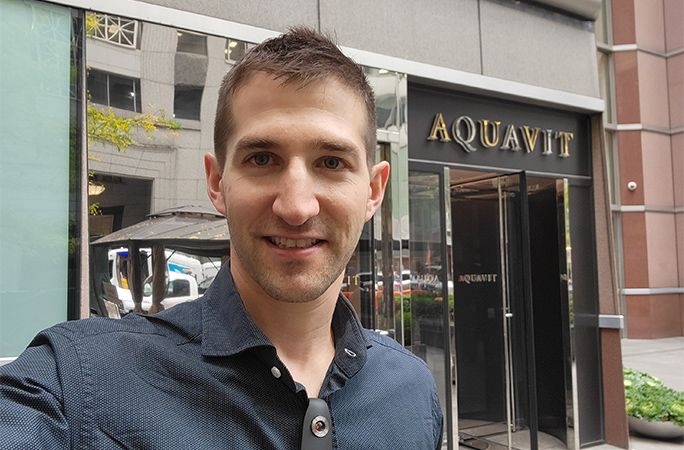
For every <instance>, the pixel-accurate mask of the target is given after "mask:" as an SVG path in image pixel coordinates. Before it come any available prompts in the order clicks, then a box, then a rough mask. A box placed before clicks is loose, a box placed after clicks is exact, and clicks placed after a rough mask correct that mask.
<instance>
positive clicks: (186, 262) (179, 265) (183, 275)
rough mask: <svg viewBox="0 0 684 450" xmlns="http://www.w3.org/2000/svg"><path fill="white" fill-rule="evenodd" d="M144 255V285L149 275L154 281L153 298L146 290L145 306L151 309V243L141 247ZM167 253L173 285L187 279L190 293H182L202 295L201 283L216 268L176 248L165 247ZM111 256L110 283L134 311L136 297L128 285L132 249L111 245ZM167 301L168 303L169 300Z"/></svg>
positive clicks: (129, 309)
mask: <svg viewBox="0 0 684 450" xmlns="http://www.w3.org/2000/svg"><path fill="white" fill-rule="evenodd" d="M140 255H141V258H144V262H143V263H142V272H143V275H142V276H143V279H145V281H144V282H143V286H144V285H145V283H147V279H148V278H149V284H150V292H149V296H148V297H149V298H146V297H145V294H144V293H143V305H142V308H143V309H144V310H147V309H149V307H150V306H151V304H152V292H151V284H152V281H151V279H152V278H151V275H152V250H151V249H150V248H149V247H147V248H141V249H140ZM165 256H166V272H167V277H168V279H169V282H168V286H169V287H170V288H173V287H174V286H173V285H174V283H176V280H179V281H178V282H177V284H179V285H180V284H185V283H187V284H188V285H189V286H188V289H189V291H188V292H189V294H188V295H183V296H179V297H191V296H193V295H194V297H192V298H197V297H198V296H199V294H198V289H197V285H198V283H201V282H202V281H204V279H205V278H208V275H209V276H213V273H212V270H211V269H210V268H209V266H207V267H203V265H202V263H200V261H199V260H198V259H197V258H194V257H192V256H189V255H186V254H184V253H180V252H178V251H174V250H165ZM108 259H109V273H110V283H112V284H113V285H114V287H116V291H117V295H118V296H119V299H120V300H121V302H122V303H123V304H124V309H125V310H126V311H132V310H133V307H134V304H133V298H132V296H131V291H130V290H129V288H128V249H127V248H125V247H119V248H115V249H111V250H109V252H108ZM207 264H212V263H205V264H204V265H205V266H206V265H207ZM180 280H182V281H180ZM143 290H144V288H143ZM177 290H178V289H177ZM167 296H168V292H167ZM189 299H190V298H187V299H185V300H183V301H187V300H189ZM176 303H179V302H176ZM163 304H164V305H166V302H164V303H163Z"/></svg>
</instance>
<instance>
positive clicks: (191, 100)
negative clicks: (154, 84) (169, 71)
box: [173, 85, 204, 120]
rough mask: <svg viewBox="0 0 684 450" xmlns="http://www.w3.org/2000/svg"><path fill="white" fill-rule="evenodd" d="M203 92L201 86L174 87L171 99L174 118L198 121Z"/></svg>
mask: <svg viewBox="0 0 684 450" xmlns="http://www.w3.org/2000/svg"><path fill="white" fill-rule="evenodd" d="M203 91H204V88H203V87H201V86H184V85H176V87H175V91H174V97H173V114H174V117H176V118H178V119H191V120H200V108H201V106H202V92H203Z"/></svg>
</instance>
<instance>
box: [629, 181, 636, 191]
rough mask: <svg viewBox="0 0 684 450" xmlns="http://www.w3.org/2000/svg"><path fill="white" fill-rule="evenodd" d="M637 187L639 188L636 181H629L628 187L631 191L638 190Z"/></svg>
mask: <svg viewBox="0 0 684 450" xmlns="http://www.w3.org/2000/svg"><path fill="white" fill-rule="evenodd" d="M636 188H637V184H636V181H630V182H629V183H627V189H629V190H630V191H632V192H634V191H636Z"/></svg>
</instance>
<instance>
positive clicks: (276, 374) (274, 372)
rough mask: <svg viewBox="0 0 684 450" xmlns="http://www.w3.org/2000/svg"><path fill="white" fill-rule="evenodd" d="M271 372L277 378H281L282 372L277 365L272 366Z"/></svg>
mask: <svg viewBox="0 0 684 450" xmlns="http://www.w3.org/2000/svg"><path fill="white" fill-rule="evenodd" d="M271 374H272V375H273V376H274V377H276V378H280V375H282V374H281V373H280V369H278V368H277V367H276V366H273V367H271Z"/></svg>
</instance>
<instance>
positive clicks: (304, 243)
mask: <svg viewBox="0 0 684 450" xmlns="http://www.w3.org/2000/svg"><path fill="white" fill-rule="evenodd" d="M271 242H273V243H274V244H275V245H277V246H278V247H280V248H307V247H311V246H312V245H315V244H317V243H318V239H287V238H282V237H272V238H271Z"/></svg>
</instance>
